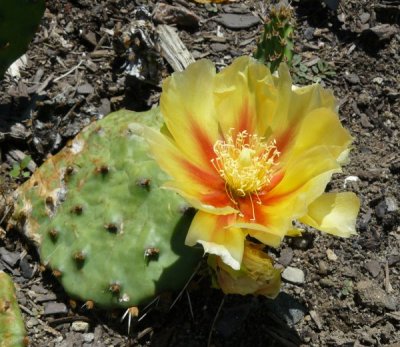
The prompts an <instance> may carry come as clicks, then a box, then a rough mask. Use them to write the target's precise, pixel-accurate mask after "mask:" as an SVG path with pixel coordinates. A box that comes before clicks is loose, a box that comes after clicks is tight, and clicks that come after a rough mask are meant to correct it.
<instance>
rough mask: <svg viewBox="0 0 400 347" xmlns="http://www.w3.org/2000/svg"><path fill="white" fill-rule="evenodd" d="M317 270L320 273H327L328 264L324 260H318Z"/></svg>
mask: <svg viewBox="0 0 400 347" xmlns="http://www.w3.org/2000/svg"><path fill="white" fill-rule="evenodd" d="M318 272H319V273H320V274H321V275H327V274H328V272H329V265H328V263H327V262H326V261H323V260H320V261H319V263H318Z"/></svg>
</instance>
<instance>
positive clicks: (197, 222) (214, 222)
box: [185, 211, 246, 270]
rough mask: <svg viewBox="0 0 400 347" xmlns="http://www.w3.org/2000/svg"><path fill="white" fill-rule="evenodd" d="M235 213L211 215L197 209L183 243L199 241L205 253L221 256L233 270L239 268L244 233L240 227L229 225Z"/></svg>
mask: <svg viewBox="0 0 400 347" xmlns="http://www.w3.org/2000/svg"><path fill="white" fill-rule="evenodd" d="M235 218H236V215H235V214H232V215H213V214H210V213H205V212H202V211H198V212H197V213H196V215H195V216H194V218H193V221H192V224H191V225H190V228H189V231H188V234H187V236H186V241H185V244H187V245H188V246H193V245H195V244H196V243H200V244H201V245H202V246H203V247H204V251H205V252H206V253H210V254H215V255H218V256H220V257H221V259H222V261H223V262H224V263H225V264H227V265H229V266H230V267H232V268H233V269H235V270H239V269H240V264H241V262H242V257H243V248H244V240H245V237H246V235H245V233H244V231H243V230H241V229H240V228H235V227H230V225H231V224H232V222H233V221H234V220H235Z"/></svg>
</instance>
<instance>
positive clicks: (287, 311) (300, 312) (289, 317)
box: [265, 292, 307, 327]
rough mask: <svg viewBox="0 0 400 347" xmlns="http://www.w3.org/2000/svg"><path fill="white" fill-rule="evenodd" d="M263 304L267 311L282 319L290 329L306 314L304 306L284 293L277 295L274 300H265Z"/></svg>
mask: <svg viewBox="0 0 400 347" xmlns="http://www.w3.org/2000/svg"><path fill="white" fill-rule="evenodd" d="M265 304H266V307H267V309H268V311H270V312H272V313H274V314H275V315H276V316H277V317H279V318H283V319H284V320H285V321H286V323H287V325H288V326H290V327H293V326H294V325H295V324H297V323H298V322H300V321H301V320H302V319H303V318H304V316H305V314H306V312H307V309H306V308H305V307H304V305H302V304H301V303H300V302H299V301H298V300H296V299H295V298H294V297H292V296H291V295H289V294H286V293H284V292H281V293H279V295H278V296H277V297H276V298H275V299H274V300H267V301H266V302H265Z"/></svg>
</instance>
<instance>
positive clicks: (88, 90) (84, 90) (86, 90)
mask: <svg viewBox="0 0 400 347" xmlns="http://www.w3.org/2000/svg"><path fill="white" fill-rule="evenodd" d="M76 91H77V92H78V93H79V94H86V95H89V94H92V93H93V92H94V88H93V86H92V85H91V84H89V83H85V84H81V85H80V86H78V88H77V89H76Z"/></svg>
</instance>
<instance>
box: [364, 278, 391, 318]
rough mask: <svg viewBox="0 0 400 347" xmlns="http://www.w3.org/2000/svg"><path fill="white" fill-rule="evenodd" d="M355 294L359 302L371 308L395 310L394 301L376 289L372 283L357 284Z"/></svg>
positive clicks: (378, 288)
mask: <svg viewBox="0 0 400 347" xmlns="http://www.w3.org/2000/svg"><path fill="white" fill-rule="evenodd" d="M357 293H358V297H359V300H360V302H361V303H362V304H363V305H365V306H367V307H371V308H380V309H382V308H386V309H388V310H391V311H395V310H396V306H397V303H396V299H395V298H394V297H392V296H391V295H388V294H386V292H385V291H384V290H383V289H382V288H380V287H378V285H377V284H375V283H374V282H372V281H368V280H366V281H360V282H358V283H357Z"/></svg>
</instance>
